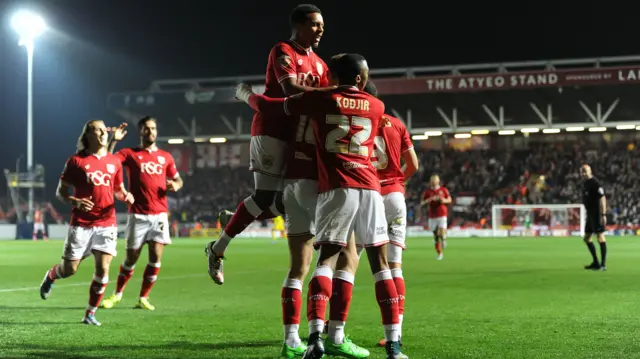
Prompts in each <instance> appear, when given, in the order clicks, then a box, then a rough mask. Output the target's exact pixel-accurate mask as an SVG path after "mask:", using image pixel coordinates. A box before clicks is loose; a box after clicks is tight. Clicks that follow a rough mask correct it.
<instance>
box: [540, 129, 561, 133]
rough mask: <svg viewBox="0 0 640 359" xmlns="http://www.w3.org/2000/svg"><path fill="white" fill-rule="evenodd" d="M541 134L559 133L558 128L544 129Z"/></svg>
mask: <svg viewBox="0 0 640 359" xmlns="http://www.w3.org/2000/svg"><path fill="white" fill-rule="evenodd" d="M542 133H560V129H559V128H545V129H544V130H542Z"/></svg>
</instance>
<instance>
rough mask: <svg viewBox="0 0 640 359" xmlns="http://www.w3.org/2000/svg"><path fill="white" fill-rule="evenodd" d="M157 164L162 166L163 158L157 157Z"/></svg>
mask: <svg viewBox="0 0 640 359" xmlns="http://www.w3.org/2000/svg"><path fill="white" fill-rule="evenodd" d="M158 163H159V164H161V165H163V164H164V157H162V156H158Z"/></svg>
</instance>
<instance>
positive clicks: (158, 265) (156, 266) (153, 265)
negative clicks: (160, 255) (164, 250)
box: [147, 262, 162, 268]
mask: <svg viewBox="0 0 640 359" xmlns="http://www.w3.org/2000/svg"><path fill="white" fill-rule="evenodd" d="M160 264H162V263H161V262H158V263H147V265H148V266H149V267H154V268H160Z"/></svg>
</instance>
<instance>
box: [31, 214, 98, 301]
mask: <svg viewBox="0 0 640 359" xmlns="http://www.w3.org/2000/svg"><path fill="white" fill-rule="evenodd" d="M90 235H91V229H90V228H83V227H76V226H70V227H69V231H68V232H67V238H66V239H65V241H64V246H63V248H64V249H63V252H62V262H61V263H59V264H55V265H54V266H53V267H52V268H51V269H49V270H48V271H47V272H46V273H45V275H44V278H43V279H42V283H41V284H40V297H41V298H42V299H47V298H48V297H49V295H50V294H51V289H52V288H53V284H54V283H55V282H56V280H57V279H62V278H67V277H71V276H72V275H74V274H76V272H77V271H78V267H79V266H80V262H81V261H82V259H83V258H85V257H86V256H87V255H88V253H90V251H89V248H90V244H91V242H90V240H91V237H90Z"/></svg>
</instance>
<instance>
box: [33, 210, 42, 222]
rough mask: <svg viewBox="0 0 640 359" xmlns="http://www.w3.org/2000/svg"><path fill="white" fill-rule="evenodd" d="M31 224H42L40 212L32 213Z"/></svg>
mask: <svg viewBox="0 0 640 359" xmlns="http://www.w3.org/2000/svg"><path fill="white" fill-rule="evenodd" d="M33 223H44V221H43V216H42V211H41V210H39V209H36V210H35V211H34V212H33Z"/></svg>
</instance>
